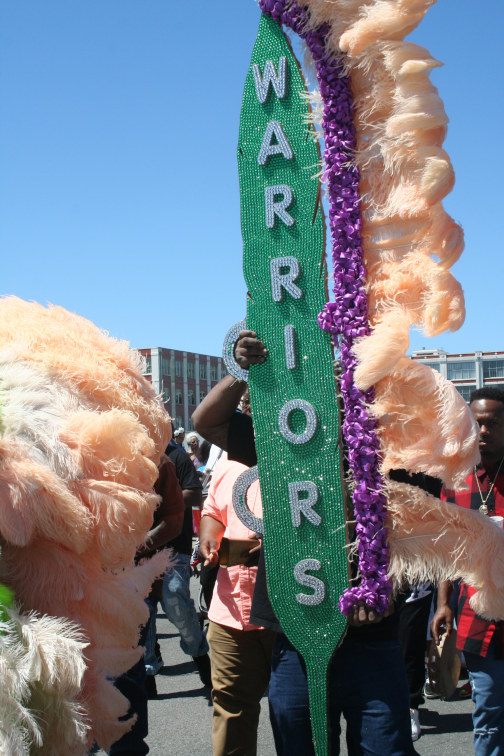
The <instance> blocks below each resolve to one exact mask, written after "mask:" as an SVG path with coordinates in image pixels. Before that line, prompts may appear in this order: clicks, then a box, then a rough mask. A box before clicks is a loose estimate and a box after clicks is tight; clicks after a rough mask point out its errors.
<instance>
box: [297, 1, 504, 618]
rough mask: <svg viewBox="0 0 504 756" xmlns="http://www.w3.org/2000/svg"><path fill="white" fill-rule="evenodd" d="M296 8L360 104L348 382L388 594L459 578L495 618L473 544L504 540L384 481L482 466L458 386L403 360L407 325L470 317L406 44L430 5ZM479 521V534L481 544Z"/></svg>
mask: <svg viewBox="0 0 504 756" xmlns="http://www.w3.org/2000/svg"><path fill="white" fill-rule="evenodd" d="M297 2H298V4H299V5H301V6H303V7H305V8H307V9H308V11H309V13H308V23H309V25H310V26H312V27H313V28H318V27H320V26H321V25H322V24H326V25H327V26H328V29H329V31H328V34H327V37H326V47H327V48H328V49H329V50H330V51H332V52H333V53H334V55H336V56H337V57H338V59H339V61H341V63H342V64H343V66H344V69H345V71H346V73H347V74H348V75H349V76H350V81H351V87H352V93H353V97H354V124H355V132H356V140H357V145H356V151H355V158H354V159H355V164H356V165H357V167H358V169H359V175H360V185H359V190H360V192H359V193H360V196H361V219H362V248H363V255H364V264H365V266H366V270H367V278H366V283H365V285H366V292H367V295H368V305H369V310H368V312H369V325H370V334H369V335H367V336H365V337H363V338H361V339H360V340H357V341H356V342H355V343H354V347H353V351H354V354H355V356H356V358H357V362H358V365H357V369H356V371H355V374H354V380H355V385H356V386H357V387H358V388H359V389H361V390H362V391H365V390H367V389H369V388H370V387H371V386H373V387H374V397H375V398H374V401H373V402H372V404H371V405H370V407H369V411H370V412H371V413H372V414H374V415H375V417H376V418H377V421H378V435H379V439H380V445H381V472H382V474H383V476H384V482H385V486H386V488H385V493H386V496H387V499H388V505H387V506H388V511H389V528H390V529H389V534H390V556H391V562H390V564H391V567H390V574H391V576H392V577H393V578H394V580H395V582H396V584H397V583H400V581H401V579H402V578H403V577H404V576H406V577H408V578H410V579H412V580H414V579H421V578H427V577H428V578H430V579H434V580H437V579H443V578H449V577H451V576H455V575H457V576H460V575H463V577H464V579H465V580H466V582H467V583H468V584H469V585H473V586H476V587H478V588H479V590H478V593H477V594H476V597H473V598H472V599H471V602H472V603H473V604H474V605H475V603H478V602H479V605H478V606H479V608H478V610H479V609H481V610H482V612H483V614H484V615H485V616H490V615H492V612H493V616H499V617H501V618H502V617H504V605H503V604H502V600H501V598H500V597H498V592H499V590H500V588H501V586H500V585H497V582H498V580H497V578H496V580H495V585H492V586H489V587H488V590H487V589H486V588H485V587H484V584H483V575H487V574H489V573H490V572H491V573H493V574H495V571H494V570H493V568H492V570H490V569H488V570H485V565H488V564H489V562H488V560H487V557H486V548H484V547H482V546H481V543H483V541H484V538H486V537H489V538H490V536H492V544H493V545H492V554H496V553H497V551H498V549H499V548H501V546H502V543H501V541H502V538H501V537H500V534H496V533H495V532H494V530H492V529H491V528H489V527H487V524H486V523H485V522H483V520H482V519H481V518H480V517H478V518H476V520H475V519H474V514H473V513H471V512H465V511H462V512H460V511H458V512H457V513H456V518H455V520H454V522H453V523H452V524H450V522H449V518H452V517H453V516H454V508H453V507H452V508H449V506H448V505H444V504H443V503H442V502H440V501H439V500H436V499H432V497H426V496H424V495H423V494H422V492H416V491H415V489H413V487H412V486H408V485H406V484H401V485H399V484H393V483H392V482H391V481H390V480H389V479H388V478H387V474H388V472H389V471H390V470H391V469H394V468H405V469H407V470H409V471H412V472H414V471H418V472H420V471H421V472H426V473H429V474H431V475H433V476H435V477H437V478H439V479H441V480H442V481H443V482H444V483H445V484H446V485H447V486H448V487H450V488H460V487H463V485H464V479H465V477H466V476H467V475H468V473H469V472H470V470H471V469H472V467H473V465H474V464H475V463H477V462H478V461H479V453H478V429H477V426H476V424H475V422H474V420H473V418H472V415H471V413H470V411H469V408H468V407H467V405H466V403H465V402H464V401H463V400H462V398H461V396H460V395H459V394H458V392H457V391H456V389H455V387H454V386H453V385H452V384H451V383H450V382H448V381H446V380H445V379H444V378H443V377H442V376H441V375H440V374H439V373H437V372H436V371H433V370H431V369H430V368H428V367H425V366H423V365H420V364H418V363H417V362H416V361H413V360H410V359H409V358H408V357H407V356H406V352H407V349H408V347H409V331H410V329H411V327H415V328H417V329H419V330H421V331H423V332H424V333H425V334H426V336H434V335H438V334H440V333H442V332H444V331H447V330H451V331H454V330H456V329H458V328H459V327H460V326H461V325H462V323H463V321H464V317H465V306H464V295H463V291H462V288H461V286H460V284H459V283H458V281H457V280H456V279H455V278H454V276H453V275H452V273H451V272H450V270H449V269H450V267H451V266H452V265H453V264H454V263H455V262H456V261H457V260H458V258H459V257H460V255H461V253H462V251H463V248H464V235H463V231H462V228H461V227H460V226H459V225H458V224H457V223H456V222H455V221H454V220H453V219H452V218H451V217H450V216H449V215H448V214H447V212H446V211H445V209H444V208H443V199H444V197H445V196H446V195H447V194H448V192H450V191H451V189H452V187H453V184H454V180H455V177H454V171H453V167H452V165H451V162H450V158H449V156H448V154H447V153H446V151H445V150H444V149H443V141H444V139H445V137H446V132H447V125H448V117H447V115H446V113H445V110H444V106H443V102H442V100H441V98H440V97H439V94H438V91H437V89H436V87H435V86H434V85H433V84H432V82H431V81H430V79H429V76H430V72H431V71H432V70H433V69H434V68H436V67H438V66H440V65H441V63H439V61H437V60H436V59H435V58H433V57H432V56H431V54H430V53H429V52H428V51H427V50H426V49H425V48H423V47H420V46H419V45H416V44H413V43H411V42H406V41H405V40H404V37H405V36H406V35H407V34H409V33H410V32H411V31H412V30H413V29H414V28H415V27H416V26H417V24H418V23H419V22H420V21H421V19H422V18H423V16H424V15H425V13H426V12H427V11H428V10H429V8H430V6H431V5H433V4H434V2H435V0H297ZM319 110H320V109H319ZM315 112H318V111H315ZM475 525H478V526H479V525H481V526H482V527H483V528H484V530H483V531H482V540H481V542H480V541H478V545H477V546H476V545H475V542H473V541H472V540H471V538H472V533H473V531H472V528H474V526H475ZM459 526H460V528H461V530H460V533H461V535H459V536H457V527H459ZM495 530H496V529H495ZM417 534H421V537H418V538H417ZM410 536H411V537H410ZM478 550H479V551H478ZM501 574H503V575H504V572H502V573H501ZM492 607H493V609H492ZM475 608H476V605H475Z"/></svg>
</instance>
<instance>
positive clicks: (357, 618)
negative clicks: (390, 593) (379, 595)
mask: <svg viewBox="0 0 504 756" xmlns="http://www.w3.org/2000/svg"><path fill="white" fill-rule="evenodd" d="M393 613H394V604H393V601H392V599H391V598H390V599H389V605H388V607H387V609H385V611H384V612H383V613H382V614H378V612H377V611H376V609H372V608H371V607H370V606H367V604H364V603H360V604H356V605H355V606H354V608H353V614H352V615H351V616H350V617H349V618H348V624H349V625H352V627H362V625H370V624H372V625H376V624H377V623H378V622H381V621H382V619H385V617H389V616H390V615H391V614H393Z"/></svg>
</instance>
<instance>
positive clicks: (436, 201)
mask: <svg viewBox="0 0 504 756" xmlns="http://www.w3.org/2000/svg"><path fill="white" fill-rule="evenodd" d="M433 2H434V0H298V1H297V2H295V1H294V0H259V5H260V8H261V10H262V17H261V21H260V26H259V33H258V37H257V40H256V44H255V46H254V50H253V52H252V59H251V65H250V68H249V71H248V74H247V78H246V82H245V89H244V97H243V104H242V111H241V121H240V137H239V147H238V167H239V173H240V189H241V222H242V234H243V240H244V273H245V279H246V283H247V287H248V291H249V296H248V298H247V318H246V321H244V322H242V323H240V324H238V326H237V327H234V328H233V329H231V331H230V333H229V336H228V338H227V339H226V343H225V350H224V358H225V359H226V360H227V363H228V366H229V369H230V371H231V372H232V371H233V364H232V363H233V358H232V350H230V344H232V342H233V341H234V339H235V338H236V335H237V332H239V330H240V328H243V327H244V326H245V325H246V327H247V328H249V329H252V330H253V331H255V332H256V333H257V335H258V336H259V338H260V339H261V340H262V341H263V342H264V344H265V345H266V346H267V348H268V358H267V360H266V362H265V363H264V365H252V366H251V367H250V371H249V374H248V375H244V374H243V373H244V372H245V371H240V370H239V369H237V366H236V365H235V367H234V370H235V372H233V374H234V375H235V377H236V378H238V379H248V380H249V386H250V398H251V405H252V410H253V416H254V429H255V432H256V448H257V459H258V463H257V472H256V473H253V472H250V471H249V472H248V473H247V479H246V480H244V481H243V482H242V483H241V484H237V488H236V497H235V498H236V506H237V507H238V508H239V509H240V511H242V512H243V510H244V505H243V504H244V502H243V500H244V491H245V490H246V487H247V485H248V484H249V483H250V481H251V479H252V478H253V476H254V474H257V475H258V476H259V479H260V485H261V493H262V499H263V511H264V551H265V561H266V574H267V581H268V590H269V595H270V598H271V602H272V604H273V608H274V610H275V613H276V614H277V616H278V618H279V620H280V623H281V625H282V628H283V629H284V631H285V633H286V634H287V636H288V637H289V639H290V640H291V642H292V643H293V644H294V645H295V647H296V648H297V649H298V650H299V651H300V652H301V653H302V655H303V656H304V659H305V662H306V667H307V675H308V682H309V686H310V695H311V699H312V722H313V716H314V710H318V711H319V712H322V715H321V720H320V722H319V725H320V726H318V725H317V723H316V722H315V723H314V724H315V726H314V730H315V731H318V736H317V737H318V746H317V747H318V748H320V749H322V750H320V753H322V752H323V749H324V748H325V745H324V744H323V743H322V741H323V738H324V734H323V733H324V727H325V718H324V717H325V715H324V714H323V712H324V711H325V699H324V697H323V693H322V690H323V686H321V685H320V682H321V676H320V675H321V672H320V670H323V669H326V667H327V664H328V661H329V659H330V657H331V655H332V653H333V652H334V649H335V647H336V646H337V644H338V643H339V642H340V640H341V637H342V635H343V634H344V632H345V629H346V615H348V614H350V613H351V612H352V608H353V606H354V605H355V604H356V603H358V602H364V603H366V604H367V605H368V606H371V607H373V608H375V609H377V610H378V611H380V612H383V611H384V610H385V609H386V607H387V605H388V601H389V597H390V594H391V591H392V589H393V586H394V583H395V585H398V584H400V583H401V581H403V580H404V579H405V578H407V579H409V580H411V581H417V580H425V579H432V580H438V579H451V578H455V577H463V579H464V581H465V582H466V583H468V584H470V585H473V586H475V587H477V588H478V593H477V594H476V596H474V597H473V598H472V599H471V601H472V602H474V608H475V609H477V611H478V612H479V613H481V614H483V615H484V616H488V617H494V618H496V617H504V598H503V596H504V592H503V591H502V587H503V580H504V561H503V559H504V548H503V547H504V533H503V532H501V531H499V530H498V529H496V528H495V527H494V526H493V524H492V523H491V522H489V521H488V520H487V519H485V518H484V517H482V516H481V515H480V514H479V513H474V512H470V511H463V512H462V511H457V509H456V508H454V507H453V506H449V505H446V504H445V503H443V502H441V501H440V500H438V499H436V498H435V497H432V496H430V495H429V494H427V493H425V492H423V491H421V490H420V489H418V488H414V487H413V486H411V485H408V484H406V483H396V482H394V481H393V480H391V479H390V478H389V476H388V473H389V472H390V471H391V470H392V469H398V468H399V469H405V470H407V471H409V472H412V473H414V472H423V473H427V474H430V475H433V476H435V477H437V478H439V479H441V480H442V481H443V482H444V483H445V484H446V485H447V487H449V488H454V487H455V488H457V487H458V486H461V485H463V481H464V478H465V476H466V475H467V474H468V472H469V471H470V470H471V468H472V466H473V465H474V464H475V462H476V461H477V459H478V450H477V437H478V432H477V428H476V426H475V423H474V421H473V418H472V416H471V413H470V411H469V408H468V407H467V405H466V403H465V402H464V401H463V399H462V397H461V396H460V395H459V394H458V393H457V391H456V389H455V387H454V386H453V385H452V384H451V383H449V382H448V381H446V380H445V379H443V377H442V376H441V375H440V374H439V373H438V372H436V371H434V370H432V369H430V368H429V367H427V366H425V365H422V364H419V363H418V362H416V361H412V360H410V359H409V358H407V356H406V352H407V349H408V346H409V329H410V328H411V327H412V326H413V327H416V328H419V329H421V330H422V331H423V332H424V333H425V334H426V335H427V336H435V335H438V334H440V333H442V332H443V331H445V330H455V329H457V328H458V327H460V325H461V324H462V322H463V320H464V314H465V313H464V298H463V293H462V290H461V287H460V285H459V284H458V282H457V281H456V280H455V278H454V277H453V275H452V274H451V272H450V267H451V266H452V265H453V263H454V262H455V261H456V260H457V259H458V257H459V256H460V254H461V252H462V250H463V233H462V229H461V228H460V227H459V226H458V225H457V224H456V223H455V221H454V220H453V219H452V218H451V217H450V216H449V215H448V214H447V213H446V211H445V210H444V208H443V205H442V200H443V198H444V197H445V196H446V194H447V193H448V192H449V191H450V189H451V188H452V186H453V181H454V173H453V169H452V166H451V163H450V159H449V157H448V155H447V153H446V152H445V150H444V149H443V147H442V144H443V140H444V138H445V135H446V128H447V123H448V119H447V116H446V114H445V111H444V107H443V103H442V101H441V99H440V97H439V95H438V93H437V90H436V88H435V87H434V86H433V84H432V83H431V82H430V80H429V74H430V71H431V70H432V69H433V68H434V67H436V66H438V65H439V63H438V62H437V61H436V60H435V59H434V58H432V57H431V55H430V54H429V53H428V51H427V50H425V49H424V48H422V47H419V46H418V45H416V44H412V43H410V42H406V41H404V37H405V36H406V35H407V34H408V33H409V32H410V31H412V30H413V29H414V28H415V26H416V25H417V24H418V23H419V22H420V20H421V19H422V18H423V16H424V14H425V13H426V11H427V10H428V8H429V7H430V6H431V5H432V4H433ZM287 32H288V33H289V34H290V35H291V39H293V40H294V45H296V46H298V45H299V39H301V40H302V42H304V45H305V67H304V73H305V78H303V76H302V75H301V73H300V66H299V64H298V62H297V61H296V59H295V58H294V56H293V53H292V48H291V45H290V42H289V41H288V40H287V39H286V37H285V33H287ZM296 49H297V47H296ZM310 71H311V73H310ZM310 78H311V80H312V81H314V83H315V88H314V89H313V91H310V92H308V91H307V88H306V84H305V81H306V80H308V82H309V81H310ZM310 105H311V107H310ZM319 136H322V137H323V155H322V167H321V171H320V174H319V173H318V167H319V166H320V157H319V153H318V151H317V146H316V142H317V139H318V137H319ZM317 174H318V175H317ZM319 177H321V178H322V182H323V183H324V184H325V186H326V190H327V200H328V201H327V204H328V217H329V218H328V219H329V227H330V232H331V242H332V268H333V271H334V291H333V297H332V298H331V299H330V301H329V302H327V297H326V292H325V289H324V280H325V276H324V273H325V267H324V262H323V261H322V262H321V257H322V258H323V255H324V219H323V214H322V202H321V190H320V182H319V180H318V178H319ZM317 315H318V318H317ZM317 319H318V323H317ZM327 334H330V335H331V337H332V339H333V340H334V342H335V343H336V344H337V345H338V347H339V352H340V361H341V366H342V374H341V377H340V381H339V388H338V389H336V387H335V383H334V372H333V351H332V346H331V342H330V339H329V338H328V336H327ZM335 389H336V390H335ZM338 391H339V392H340V394H341V399H342V404H343V408H344V421H343V426H342V427H343V437H344V442H345V444H344V446H345V453H347V454H348V464H349V468H350V481H349V486H350V488H351V491H352V503H351V508H350V511H349V512H347V513H345V502H344V498H345V497H344V491H343V490H342V475H341V459H340V453H339V451H338V449H339V444H338V432H339V424H338V411H339V407H338V398H337V392H338ZM349 519H352V520H354V522H355V523H356V525H355V530H356V536H357V540H356V549H357V550H358V557H359V574H358V576H357V581H355V582H354V581H353V580H352V581H351V584H350V586H349V585H348V581H349V576H348V567H347V560H346V553H347V543H346V537H345V528H346V526H347V525H348V520H349ZM489 554H491V565H492V568H491V569H489V564H490V562H487V555H489ZM328 555H330V558H329V559H328V558H327V557H328ZM291 559H292V564H290V563H289V561H290V560H291ZM490 575H491V577H489V576H490ZM336 606H339V612H338V611H336V610H335V607H336ZM321 733H322V734H321Z"/></svg>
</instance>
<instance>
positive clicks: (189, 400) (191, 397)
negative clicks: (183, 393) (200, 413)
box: [187, 389, 194, 405]
mask: <svg viewBox="0 0 504 756" xmlns="http://www.w3.org/2000/svg"><path fill="white" fill-rule="evenodd" d="M187 403H188V404H192V405H194V391H193V390H192V389H188V391H187Z"/></svg>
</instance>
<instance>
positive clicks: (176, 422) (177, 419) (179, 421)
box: [173, 415, 184, 430]
mask: <svg viewBox="0 0 504 756" xmlns="http://www.w3.org/2000/svg"><path fill="white" fill-rule="evenodd" d="M173 425H174V426H175V430H177V428H183V427H184V420H183V418H182V417H181V416H180V415H176V416H175V418H174V420H173Z"/></svg>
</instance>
